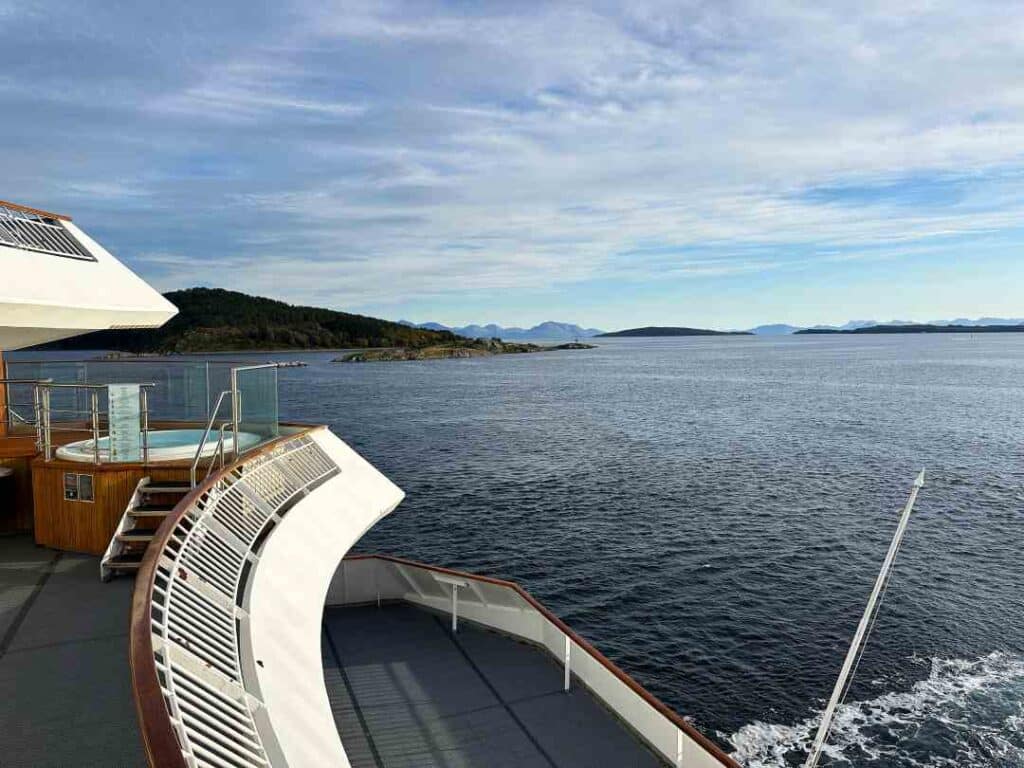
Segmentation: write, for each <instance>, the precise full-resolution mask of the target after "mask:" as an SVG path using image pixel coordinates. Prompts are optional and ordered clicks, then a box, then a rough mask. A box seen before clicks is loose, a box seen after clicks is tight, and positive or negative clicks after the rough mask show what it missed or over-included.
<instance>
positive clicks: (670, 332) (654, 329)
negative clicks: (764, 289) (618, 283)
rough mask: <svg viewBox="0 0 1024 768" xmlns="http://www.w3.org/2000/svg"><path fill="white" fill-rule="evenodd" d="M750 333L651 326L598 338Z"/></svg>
mask: <svg viewBox="0 0 1024 768" xmlns="http://www.w3.org/2000/svg"><path fill="white" fill-rule="evenodd" d="M752 335H753V334H752V333H750V331H712V330H710V329H708V328H675V327H671V326H660V325H649V326H646V327H644V328H630V329H629V330H625V331H612V332H611V333H600V334H598V337H607V338H612V337H616V336H622V337H625V336H638V337H657V336H752Z"/></svg>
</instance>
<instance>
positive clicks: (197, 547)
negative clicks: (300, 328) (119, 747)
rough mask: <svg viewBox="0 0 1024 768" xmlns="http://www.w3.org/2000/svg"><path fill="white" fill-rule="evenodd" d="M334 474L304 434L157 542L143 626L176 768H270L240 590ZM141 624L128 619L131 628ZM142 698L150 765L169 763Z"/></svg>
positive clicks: (268, 734)
mask: <svg viewBox="0 0 1024 768" xmlns="http://www.w3.org/2000/svg"><path fill="white" fill-rule="evenodd" d="M340 472H341V470H340V468H339V467H338V465H337V464H336V463H335V461H334V460H332V458H331V457H330V456H329V455H328V453H327V452H326V451H325V450H324V449H323V448H322V447H321V446H320V445H318V444H317V442H316V441H315V440H314V439H313V438H312V437H311V436H310V435H309V434H302V435H298V436H295V437H292V438H289V439H285V440H281V441H278V443H277V444H276V445H274V446H273V447H272V448H271V449H270V450H266V451H264V452H261V453H259V454H258V455H256V456H254V457H252V458H249V459H244V460H243V461H242V462H241V463H240V464H237V465H235V466H233V467H232V468H230V469H229V470H227V471H225V472H224V473H223V474H221V475H220V476H218V477H217V478H216V480H215V481H214V482H212V483H210V484H208V485H206V486H203V487H201V488H200V489H198V491H197V493H195V494H193V495H192V496H190V497H188V498H186V499H185V500H184V501H183V502H182V504H183V505H186V508H185V509H184V511H183V512H182V513H181V514H178V515H176V516H175V519H174V521H173V527H172V528H171V529H170V530H169V531H167V532H165V534H164V535H163V536H162V537H158V538H160V544H159V545H158V547H157V550H158V551H157V552H155V553H154V554H153V557H154V558H155V563H154V567H153V569H152V572H151V576H152V579H151V582H150V584H149V585H146V584H141V585H140V586H141V587H142V588H143V589H146V588H147V586H148V589H149V592H150V595H151V598H150V600H149V601H148V602H149V606H148V607H149V612H148V617H145V616H144V617H142V619H143V621H144V622H145V623H147V624H148V628H149V640H150V643H151V653H152V661H153V665H154V666H155V670H156V676H157V678H158V680H159V689H160V694H161V698H162V701H163V704H164V706H165V709H166V715H167V718H168V719H169V722H170V725H171V728H172V729H173V733H174V736H175V738H176V741H177V744H178V747H179V749H180V758H181V760H180V761H174V764H184V765H188V766H205V765H210V766H266V765H271V764H274V762H275V760H274V757H275V755H276V754H277V746H276V740H275V737H274V734H273V729H272V728H270V727H268V720H267V718H266V716H265V712H264V711H263V710H264V703H263V701H262V700H261V698H260V694H259V686H258V682H257V680H256V675H255V674H253V672H252V670H251V666H252V664H253V660H252V659H251V658H247V655H246V653H245V648H246V647H247V644H248V639H247V637H246V634H247V630H248V615H247V612H246V610H245V608H244V607H243V606H244V604H245V594H246V587H247V583H248V581H249V579H250V577H251V573H252V570H253V568H254V567H255V566H256V565H257V563H258V561H259V557H258V551H259V548H260V546H261V543H262V542H263V541H264V540H265V538H266V537H267V535H268V534H269V532H270V531H271V530H272V528H273V527H274V526H275V525H276V524H278V523H279V522H281V520H282V518H283V516H284V515H285V514H286V513H287V512H288V510H289V509H290V508H291V506H293V505H294V504H295V503H296V502H297V501H299V500H301V499H302V498H304V497H305V496H306V495H307V494H308V493H310V492H311V491H313V490H314V489H315V488H317V487H318V486H319V485H320V484H322V483H324V482H325V481H327V480H329V479H330V478H332V477H334V476H335V475H337V474H339V473H340ZM155 543H156V542H155ZM298 565H299V567H301V564H298ZM147 575H148V574H147ZM139 608H140V606H139V600H138V595H137V599H136V605H135V610H136V611H138V609H139ZM147 618H148V622H146V621H145V619H147ZM138 619H139V617H138V616H135V617H133V625H134V624H135V623H136V621H137V620H138ZM135 634H137V632H136V627H135V626H133V648H132V655H133V674H134V676H135V678H136V682H137V683H138V681H139V674H140V669H139V663H140V662H142V664H143V667H145V666H146V665H145V664H144V662H145V660H144V659H138V658H136V655H137V650H138V649H137V648H136V639H137V638H136V637H135ZM145 695H146V694H145V693H144V692H142V691H140V690H139V686H138V685H136V697H137V701H138V703H139V710H140V716H141V718H142V721H143V722H142V724H143V731H144V736H145V739H146V743H147V749H148V751H149V756H150V760H151V762H154V763H155V764H159V765H164V764H170V763H168V762H167V761H168V760H169V759H170V756H168V755H166V754H164V752H165V751H166V750H165V749H164V747H166V744H165V745H164V746H163V747H161V746H159V745H158V743H159V742H161V741H164V742H166V741H167V740H166V739H162V740H161V738H160V734H159V733H157V734H155V735H154V734H153V733H152V732H151V729H150V727H149V726H150V725H152V723H151V722H147V720H148V719H149V720H152V717H150V718H147V713H146V711H145V710H146V706H145V704H146V703H147V702H144V701H143V700H142V697H143V696H145ZM149 703H150V704H151V702H149ZM152 714H153V713H151V715H152ZM156 714H159V713H156ZM157 725H158V724H157Z"/></svg>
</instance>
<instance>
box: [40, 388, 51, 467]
mask: <svg viewBox="0 0 1024 768" xmlns="http://www.w3.org/2000/svg"><path fill="white" fill-rule="evenodd" d="M42 394H43V420H44V426H43V456H44V457H45V459H46V460H47V461H49V460H50V459H52V458H53V432H52V431H51V428H50V388H49V387H47V388H46V389H44V390H43V393H42Z"/></svg>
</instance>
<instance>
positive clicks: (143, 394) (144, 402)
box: [139, 387, 149, 464]
mask: <svg viewBox="0 0 1024 768" xmlns="http://www.w3.org/2000/svg"><path fill="white" fill-rule="evenodd" d="M139 408H140V410H141V411H142V463H143V464H148V463H149V390H147V389H146V388H145V387H140V388H139Z"/></svg>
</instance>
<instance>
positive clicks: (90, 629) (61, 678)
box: [0, 536, 146, 768]
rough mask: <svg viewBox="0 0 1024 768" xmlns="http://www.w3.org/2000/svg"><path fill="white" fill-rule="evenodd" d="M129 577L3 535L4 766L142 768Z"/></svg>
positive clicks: (0, 666)
mask: <svg viewBox="0 0 1024 768" xmlns="http://www.w3.org/2000/svg"><path fill="white" fill-rule="evenodd" d="M132 586H133V580H132V579H124V578H121V579H115V580H114V581H113V582H111V583H109V584H103V583H101V582H100V578H99V559H98V558H95V557H87V556H82V555H68V554H65V555H60V556H58V555H57V553H56V552H54V551H52V550H48V549H43V548H40V547H36V546H35V544H33V542H32V540H31V539H30V538H28V537H24V536H19V537H0V765H2V766H3V768H48V767H49V766H72V765H73V766H82V767H83V768H92V767H93V766H96V767H97V768H100V767H102V768H108V767H111V768H113V767H115V766H116V767H118V768H119V767H120V766H144V765H145V764H146V760H145V756H144V754H143V751H142V741H141V738H140V736H139V731H138V726H137V721H136V717H135V706H134V704H133V702H132V693H131V673H130V671H129V667H128V615H129V611H130V609H131V592H132Z"/></svg>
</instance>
